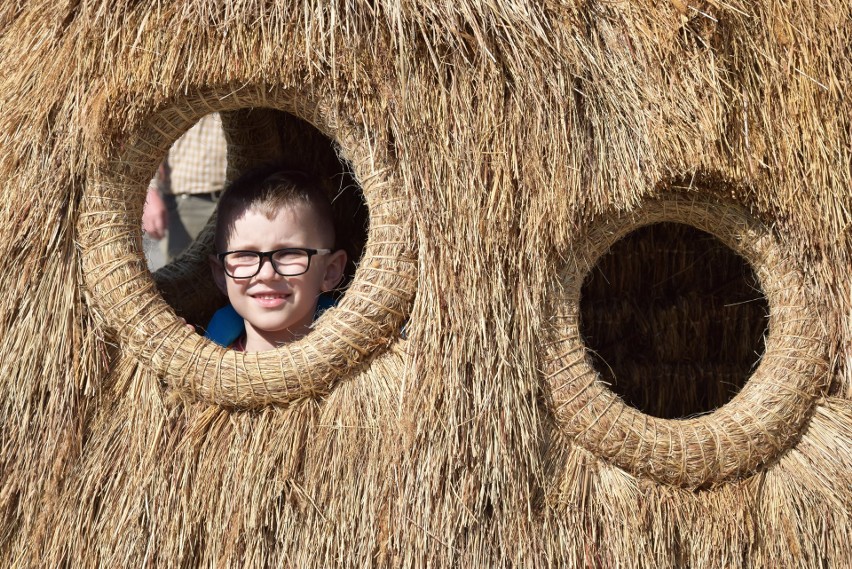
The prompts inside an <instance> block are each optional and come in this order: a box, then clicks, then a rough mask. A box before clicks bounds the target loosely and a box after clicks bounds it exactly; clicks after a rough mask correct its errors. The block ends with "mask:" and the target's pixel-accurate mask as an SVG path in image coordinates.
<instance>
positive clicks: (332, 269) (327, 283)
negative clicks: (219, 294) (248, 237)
mask: <svg viewBox="0 0 852 569" xmlns="http://www.w3.org/2000/svg"><path fill="white" fill-rule="evenodd" d="M345 269H346V251H344V250H343V249H338V250H337V251H334V252H333V253H331V254H330V255H329V256H328V261H327V262H326V265H325V275H323V279H322V291H323V292H329V291H331V290H334V289H335V288H337V285H339V284H340V281H342V280H343V271H344V270H345ZM223 272H224V271H223Z"/></svg>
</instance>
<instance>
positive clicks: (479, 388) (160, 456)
mask: <svg viewBox="0 0 852 569" xmlns="http://www.w3.org/2000/svg"><path fill="white" fill-rule="evenodd" d="M850 10H852V9H850V7H849V6H847V5H846V4H843V3H837V4H834V5H823V4H818V3H816V2H805V3H801V2H800V3H797V4H796V5H795V6H793V5H787V4H784V3H778V2H770V1H768V0H767V1H761V2H752V3H748V4H744V3H734V4H731V3H727V4H720V3H717V2H700V3H698V4H689V5H687V4H685V3H682V2H672V3H670V4H666V5H652V4H648V5H642V6H639V5H633V4H624V3H622V4H613V3H603V2H601V3H598V2H590V3H585V4H583V5H582V6H577V7H572V6H563V5H556V4H547V3H543V4H542V3H529V4H527V3H513V4H503V5H500V6H496V5H493V4H484V3H477V2H461V3H458V2H457V3H453V4H452V5H449V4H447V5H438V4H435V3H431V2H425V1H424V2H419V3H414V4H406V5H404V6H400V5H399V4H398V3H383V2H378V3H373V4H371V5H370V6H366V5H358V4H353V3H329V4H319V5H311V4H305V3H295V2H294V3H283V2H282V3H278V4H274V5H265V6H263V7H261V6H259V5H256V4H252V3H223V4H221V5H220V4H218V3H216V2H200V3H199V2H183V1H178V0H175V1H173V2H161V3H159V4H157V6H155V7H151V6H147V5H144V6H143V5H139V4H138V3H131V2H119V3H115V2H110V3H105V2H101V3H97V2H95V3H88V4H82V5H78V4H71V5H57V4H55V3H45V2H20V3H15V4H14V5H9V6H7V7H5V8H0V68H2V69H4V73H3V74H2V77H0V81H2V84H3V86H4V89H3V90H2V94H0V109H2V113H0V148H1V149H2V150H3V152H2V153H0V176H2V179H3V181H4V186H3V187H4V189H3V192H4V197H5V200H4V203H3V206H2V208H0V290H3V291H4V297H3V299H2V301H0V353H2V354H3V358H2V361H0V564H2V565H4V566H5V565H8V566H27V565H30V566H62V565H70V566H75V567H78V566H79V567H87V566H88V567H95V566H139V565H145V564H152V565H177V566H210V565H246V566H267V565H281V564H284V565H293V566H317V565H351V566H364V565H391V566H424V565H429V566H449V565H465V566H477V567H490V566H498V565H509V564H514V565H542V566H549V565H552V564H554V563H557V564H564V565H574V566H580V565H592V566H595V565H597V566H614V565H624V566H652V565H653V566H659V567H676V566H684V565H689V566H694V567H712V566H718V565H732V564H733V565H737V564H740V565H744V566H754V567H760V566H813V567H819V566H823V565H826V564H827V565H839V564H841V563H843V562H845V560H846V559H848V558H849V557H850V556H852V552H850V547H849V544H850V543H852V535H850V534H852V529H850V527H852V524H850V510H852V491H850V490H849V488H850V486H852V484H849V482H850V474H849V473H850V467H852V458H850V455H851V454H852V436H850V426H852V404H850V399H852V377H850V366H849V361H852V360H850V354H849V350H850V348H849V346H850V345H852V342H850V339H852V338H850V334H851V333H852V328H850V322H852V319H851V318H850V313H852V305H850V298H852V290H850V289H851V288H852V287H850V279H849V276H848V273H849V271H848V268H849V266H850V258H851V257H852V255H850V253H852V239H850V233H849V231H848V227H849V226H850V221H852V220H850V211H852V207H850V206H852V203H850V201H852V200H850V191H849V188H850V187H852V171H850V169H852V150H850V148H852V140H851V139H850V137H852V128H850V117H852V106H850V101H849V98H848V97H846V96H845V93H846V92H847V91H848V85H847V84H846V82H847V81H848V79H847V78H848V77H850V76H852V61H850V60H849V56H848V50H847V49H846V48H847V46H848V45H849V41H850V37H852V33H850V32H852V29H851V28H852V24H850V22H852V13H850ZM211 111H223V112H226V113H227V112H233V114H232V115H230V118H229V120H226V123H229V124H231V126H230V128H229V136H230V147H229V155H230V157H231V167H232V171H238V170H240V169H241V168H243V167H244V166H245V165H248V164H250V163H251V162H252V161H253V160H255V159H256V158H257V159H259V158H264V159H265V158H267V157H268V156H267V155H266V154H267V153H268V155H274V156H277V155H280V154H281V153H282V152H285V151H287V149H286V148H284V143H283V141H284V140H286V139H287V137H286V136H281V134H280V132H281V131H284V132H285V133H293V132H294V131H295V132H297V133H298V132H299V131H301V130H302V128H301V126H296V127H295V128H293V124H292V122H291V121H290V119H289V118H287V119H286V120H285V118H284V117H285V115H282V114H280V113H286V114H287V115H289V116H292V117H295V123H297V125H299V124H302V123H303V122H306V123H310V124H312V125H313V126H315V127H317V129H318V130H319V131H320V132H321V133H323V134H325V135H327V136H329V137H330V138H331V139H332V140H333V141H334V142H335V143H336V144H337V145H338V147H339V149H340V153H341V154H342V156H343V158H344V159H346V160H348V161H349V162H350V163H351V167H352V174H353V176H354V178H355V180H357V182H358V183H359V184H360V185H361V187H362V188H363V191H364V197H365V201H366V205H367V207H368V209H369V224H370V228H369V231H368V236H367V244H366V247H365V253H364V257H363V260H362V262H361V264H360V265H359V267H358V269H357V271H356V274H355V277H354V279H353V282H352V285H351V286H350V289H349V291H348V292H347V294H346V295H345V297H344V299H343V301H342V302H341V306H340V308H339V309H338V310H337V311H335V313H334V314H329V315H327V316H326V317H323V320H321V321H320V323H319V324H318V329H317V331H316V332H315V333H314V334H312V335H310V336H309V337H307V338H306V339H305V341H304V342H301V343H299V344H298V345H294V346H290V347H288V348H283V349H281V350H279V351H277V352H271V353H269V354H264V355H261V356H257V357H254V356H245V357H243V356H236V355H234V354H233V353H228V352H224V351H222V350H218V349H216V348H214V347H212V346H210V345H208V344H207V343H205V342H202V341H201V340H199V339H197V338H194V337H192V336H190V335H189V333H188V332H186V330H185V329H184V328H183V326H182V325H181V323H180V321H179V320H178V319H177V318H176V316H175V314H174V311H177V312H179V313H182V314H187V315H190V316H191V317H193V318H199V319H200V318H201V317H202V316H203V315H204V312H205V311H207V310H209V309H210V306H211V304H215V303H216V302H218V301H219V300H218V299H217V298H216V297H215V296H214V295H215V291H214V290H213V288H212V287H207V286H206V285H205V284H204V283H203V281H202V277H201V276H200V275H202V274H204V273H203V270H202V268H201V267H200V264H201V263H202V262H204V258H205V255H206V253H207V252H208V248H209V235H208V236H207V237H202V238H200V239H199V242H198V244H197V246H196V247H195V249H193V250H191V251H190V252H188V253H187V255H184V256H183V257H182V258H181V259H180V260H179V261H178V262H177V263H176V264H175V265H173V266H171V267H166V268H164V269H163V271H161V273H160V274H159V275H157V279H156V284H155V280H154V279H152V278H151V277H150V275H148V273H147V271H146V270H145V267H144V260H143V257H142V252H141V244H140V233H139V230H138V225H139V219H140V218H141V210H142V201H143V199H144V194H145V182H147V178H149V177H150V175H151V174H152V173H153V171H154V168H155V166H156V164H157V163H158V162H159V160H160V159H161V158H162V157H163V155H164V154H165V150H166V148H167V147H168V145H169V144H170V143H171V142H173V141H174V140H175V139H176V138H177V137H178V136H179V134H180V133H181V132H182V131H184V130H186V129H187V128H189V126H190V125H191V124H192V122H193V121H194V120H197V118H199V117H200V116H202V115H203V114H206V113H207V112H211ZM226 116H228V115H226ZM313 140H314V141H316V139H313ZM259 141H262V142H263V144H259ZM309 146H310V145H309ZM259 149H262V153H263V154H264V156H261V157H254V156H253V155H254V154H255V153H256V152H257V151H258V150H259ZM653 203H665V204H670V205H669V206H666V207H671V208H673V209H669V210H666V212H667V214H666V215H667V217H666V219H667V220H668V221H672V220H673V218H678V220H679V221H682V222H685V223H688V224H690V225H695V226H702V225H703V226H704V227H702V228H703V229H706V230H708V231H710V232H711V233H712V232H714V231H715V230H716V227H715V225H714V224H713V223H712V222H713V221H715V220H716V219H718V220H721V221H725V222H729V221H730V220H734V219H735V220H739V221H737V223H736V224H735V227H734V229H736V227H744V228H745V230H744V232H743V233H737V231H739V230H737V231H733V232H734V233H737V234H740V235H745V238H744V239H743V241H747V240H748V236H749V235H752V234H754V235H759V236H760V239H761V241H760V242H759V243H758V244H757V245H755V246H753V247H751V246H750V245H749V243H747V242H744V243H742V244H741V245H742V246H741V247H740V246H739V245H737V244H736V243H735V246H734V249H735V250H738V251H740V253H742V252H743V251H751V252H752V253H754V256H753V258H750V259H749V261H750V263H751V264H752V266H753V267H754V268H755V270H756V272H757V273H758V277H759V279H760V280H761V284H762V285H763V286H764V289H765V292H766V294H767V299H768V306H769V313H770V329H769V333H768V336H767V353H766V355H765V356H764V358H763V360H762V363H761V365H760V367H759V368H758V369H757V370H756V371H755V376H754V377H753V378H752V379H750V380H749V381H748V382H746V384H745V386H744V387H743V390H742V392H741V393H740V395H737V396H736V397H735V398H734V399H733V400H732V401H731V402H730V403H728V404H726V405H724V406H723V407H721V408H720V409H719V410H718V411H716V412H714V413H711V414H709V415H706V416H704V417H698V418H695V419H690V420H687V421H681V422H678V421H669V420H665V419H658V418H654V417H651V416H649V415H645V414H642V413H639V412H638V411H635V410H631V409H630V408H629V407H627V406H625V405H624V404H623V402H622V401H621V400H620V399H618V398H617V397H616V396H614V395H613V394H612V393H611V392H610V391H609V390H608V389H607V388H606V386H605V385H604V384H603V382H602V380H601V378H600V377H599V375H598V374H597V373H596V372H595V371H594V368H593V367H591V366H590V365H588V361H587V359H586V358H587V353H586V346H585V344H583V342H582V341H581V340H578V338H579V332H578V330H576V326H575V325H576V321H577V314H578V310H579V308H578V306H579V303H578V300H579V298H576V296H574V295H573V294H574V293H573V292H571V291H574V290H575V289H574V288H572V287H576V291H577V296H578V295H579V292H578V291H579V289H580V285H581V284H582V282H583V279H584V278H585V277H586V275H587V274H588V272H589V271H590V270H591V268H592V265H593V261H594V260H595V258H596V256H597V255H598V254H599V253H602V252H603V250H604V249H606V246H608V245H609V243H608V241H609V240H610V238H611V236H612V231H624V232H629V230H630V229H631V228H635V227H638V226H640V225H644V224H646V223H648V222H649V221H650V220H651V219H652V218H653V217H654V216H653V215H650V214H649V213H648V212H649V211H652V210H653V208H654V207H655V206H653V205H649V204H653ZM672 204H673V205H672ZM689 204H699V205H694V206H691V205H689ZM690 208H694V209H690ZM699 210H700V211H704V212H708V211H710V212H715V218H712V217H711V219H710V221H711V223H709V224H708V223H705V222H704V221H700V220H697V219H695V218H692V217H689V216H688V215H686V217H684V218H683V219H680V217H679V216H680V213H678V212H684V211H686V212H687V213H688V212H689V211H699ZM672 211H674V213H672ZM705 217H706V216H705ZM705 221H706V220H705ZM607 231H609V233H607ZM749 231H752V232H755V233H749ZM590 236H591V237H590ZM719 237H723V236H721V235H719ZM737 243H739V242H737ZM762 243H769V244H770V245H771V247H769V248H767V249H764V248H762V246H761V245H760V244H762ZM590 251H594V252H595V254H591V253H590ZM761 251H767V252H768V253H767V255H768V256H767V257H763V256H762V254H761V253H760V252H761ZM778 267H783V270H776V268H778ZM761 271H763V272H761ZM698 279H700V275H696V276H695V280H698ZM189 283H192V284H193V288H192V289H191V290H187V288H186V285H187V284H189ZM196 284H197V285H199V286H195V285H196ZM157 287H159V290H162V291H163V296H165V297H167V298H168V299H169V301H170V302H171V303H172V305H171V308H170V306H169V305H168V304H166V303H165V302H163V300H162V298H161V296H160V294H159V293H158V292H157V290H158V289H157ZM566 290H567V291H568V293H569V294H568V295H567V296H566ZM181 291H185V293H184V294H183V295H181V294H180V292H181ZM779 299H780V300H779ZM788 300H789V301H790V304H785V302H786V301H788ZM563 301H565V302H563ZM172 308H173V309H174V311H173V310H172ZM699 318H700V316H699ZM405 320H407V321H408V323H407V338H406V339H402V338H400V335H399V329H400V326H401V324H402V322H403V321H405ZM572 326H574V328H572ZM779 330H780V331H781V332H779ZM785 331H786V332H785ZM785 334H786V335H785ZM749 335H750V334H749ZM711 341H712V340H711ZM565 342H567V343H565ZM722 343H725V342H722V341H721V340H720V344H722ZM670 347H671V346H670ZM738 349H739V350H740V351H742V350H745V349H746V348H743V347H742V345H739V346H738ZM735 351H736V350H735ZM785 356H787V360H785V359H784V358H785ZM767 361H769V364H770V365H767ZM773 362H774V363H773ZM782 362H786V363H782ZM723 363H724V362H719V364H720V365H721V364H723ZM773 365H776V366H777V367H773ZM246 366H248V367H246ZM647 377H648V378H649V379H651V378H652V373H651V372H648V374H647ZM753 380H755V381H753ZM590 394H595V395H599V397H592V398H589V395H590ZM584 398H585V399H584ZM580 401H583V402H584V404H582V405H579V404H578V402H580ZM743 401H746V402H748V401H755V402H757V404H756V405H754V406H752V407H748V406H747V405H743V404H742V402H743ZM790 401H795V402H796V405H794V406H793V407H790V406H789V405H786V403H788V402H790ZM628 419H629V420H628ZM631 421H632V422H631ZM722 423H724V425H726V427H725V428H720V427H719V425H720V424H722ZM737 424H741V425H742V429H741V432H736V425H737ZM767 426H771V428H768V427H767ZM656 428H659V431H656V430H654V429H656ZM658 433H659V434H660V436H659V437H658V436H657V434H658ZM716 436H718V437H719V438H718V440H717V439H716V438H714V437H716ZM725 437H730V440H728V439H726V438H725ZM719 449H728V450H726V451H724V452H722V451H720V450H719ZM675 451H677V452H675ZM681 451H682V452H681ZM709 451H713V452H709Z"/></svg>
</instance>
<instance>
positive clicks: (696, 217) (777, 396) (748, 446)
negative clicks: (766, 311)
mask: <svg viewBox="0 0 852 569" xmlns="http://www.w3.org/2000/svg"><path fill="white" fill-rule="evenodd" d="M659 222H675V223H684V224H688V225H691V226H694V227H696V228H698V229H700V230H703V231H706V232H708V233H710V234H712V235H714V236H716V237H717V238H718V239H720V240H721V241H722V242H723V243H725V244H726V245H727V246H728V247H730V248H731V249H733V250H734V251H735V252H736V253H738V254H740V255H742V256H743V257H744V258H745V259H746V260H747V261H748V262H749V263H750V264H751V266H752V267H753V268H754V270H755V273H756V274H757V276H758V279H759V280H760V283H761V286H762V288H763V291H764V293H765V295H766V299H767V301H768V304H769V308H770V317H769V334H768V337H767V341H766V350H765V352H764V355H763V357H762V359H761V362H760V364H759V366H758V368H757V369H756V370H755V371H754V373H753V374H752V376H751V378H750V379H749V380H748V382H747V383H746V385H745V386H744V387H743V389H742V390H741V391H740V392H739V393H738V394H737V395H736V396H735V397H734V398H733V399H732V400H731V401H730V402H728V403H727V404H725V405H723V406H722V407H720V408H719V409H716V410H715V411H713V412H712V413H709V414H706V415H701V416H698V417H693V418H688V419H661V418H657V417H653V416H650V415H646V414H644V413H642V412H640V411H638V410H637V409H635V408H633V407H631V406H629V405H627V404H625V403H624V402H623V401H622V400H621V399H620V398H619V397H618V396H617V395H616V394H615V393H614V392H613V391H611V390H610V389H609V388H608V387H607V385H606V384H605V383H604V382H603V381H602V380H601V378H600V376H599V374H598V372H597V371H596V370H595V369H594V367H593V366H592V364H591V361H590V359H589V358H588V356H587V353H586V347H585V345H584V343H583V341H582V338H581V337H580V333H579V318H580V291H581V287H582V285H583V280H584V278H585V276H586V275H587V274H588V272H589V271H590V270H591V269H592V268H593V267H594V266H595V264H596V263H597V261H598V259H600V257H601V256H602V255H603V254H604V253H606V251H608V250H609V248H610V247H611V246H612V245H613V244H614V243H615V242H617V241H618V240H619V239H621V238H622V237H624V236H625V235H627V234H628V233H630V232H631V231H634V230H636V229H638V228H640V227H643V226H646V225H651V224H654V223H659ZM561 274H562V285H563V288H562V289H561V292H560V294H558V295H556V298H555V299H554V303H553V305H552V313H553V314H554V317H553V319H552V321H551V325H550V326H549V330H548V332H547V334H546V345H545V347H544V351H545V356H544V357H545V362H546V364H545V373H546V377H547V382H548V385H549V388H550V392H551V397H552V398H553V403H554V409H555V414H556V419H557V423H558V425H559V428H560V429H561V430H562V431H563V433H564V434H566V435H567V436H568V437H570V438H572V439H574V440H575V441H576V442H577V443H579V444H580V445H582V446H583V447H584V448H586V449H587V450H589V451H591V452H593V453H595V454H596V455H597V456H599V457H600V458H603V459H605V460H607V461H610V462H612V463H614V464H616V465H617V466H619V467H621V468H623V469H625V470H627V471H629V472H631V473H633V474H635V475H637V476H647V477H650V478H652V479H654V480H657V481H659V482H663V483H667V484H672V485H678V486H683V487H688V488H697V487H705V486H709V485H714V484H718V483H721V482H724V481H726V480H728V479H731V478H735V477H741V476H744V475H748V474H750V473H752V472H754V471H755V469H757V468H758V467H759V466H760V465H762V464H764V463H766V462H767V461H769V460H772V459H773V458H774V457H776V456H777V455H778V454H779V453H780V452H782V451H784V450H786V449H787V448H789V447H790V446H791V445H792V444H793V442H794V441H795V439H796V437H797V436H798V434H799V433H800V431H801V429H802V426H803V424H804V422H805V421H806V420H807V418H808V416H809V415H810V412H811V410H812V408H813V406H814V402H815V400H816V398H817V396H818V395H820V394H821V393H822V392H823V391H824V390H825V389H826V387H827V381H826V380H827V373H826V372H827V368H828V361H827V357H828V356H827V350H826V347H827V345H828V338H827V331H826V330H825V329H824V326H823V325H822V324H821V323H820V321H819V314H818V310H817V309H816V307H814V306H811V305H810V303H809V298H810V297H809V295H808V291H807V287H806V285H805V280H804V277H803V275H802V273H801V271H800V270H799V268H798V266H797V264H796V263H795V261H794V259H791V258H790V257H789V256H788V255H787V253H786V249H785V248H784V247H783V246H782V244H781V243H779V241H778V240H777V239H776V237H775V236H774V235H773V233H772V231H771V230H770V229H769V228H768V227H766V226H765V225H763V224H761V223H760V222H759V221H757V220H755V219H754V218H753V217H752V216H751V215H749V213H748V212H747V211H746V210H744V209H743V208H742V207H740V206H738V205H735V204H731V203H724V202H721V201H718V200H717V199H715V198H712V197H709V196H702V197H693V196H690V197H685V196H676V195H675V196H667V197H662V198H656V199H651V200H648V201H646V202H644V203H642V204H641V205H640V206H639V207H638V208H637V209H636V210H634V211H633V212H632V213H630V214H619V213H614V214H611V215H608V216H604V217H603V218H602V219H600V220H599V221H598V222H596V223H595V224H594V226H593V227H591V228H590V231H589V232H588V234H586V235H585V236H584V238H581V239H580V240H579V242H578V243H577V244H576V246H575V248H573V250H572V251H571V253H570V254H569V255H568V258H567V260H566V263H565V265H564V266H563V270H562V273H561Z"/></svg>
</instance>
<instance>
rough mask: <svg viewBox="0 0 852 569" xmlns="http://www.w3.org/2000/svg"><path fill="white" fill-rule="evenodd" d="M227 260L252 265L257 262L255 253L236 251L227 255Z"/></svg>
mask: <svg viewBox="0 0 852 569" xmlns="http://www.w3.org/2000/svg"><path fill="white" fill-rule="evenodd" d="M228 260H229V261H231V262H234V263H253V262H255V261H257V253H252V252H251V251H237V252H235V253H231V254H229V255H228Z"/></svg>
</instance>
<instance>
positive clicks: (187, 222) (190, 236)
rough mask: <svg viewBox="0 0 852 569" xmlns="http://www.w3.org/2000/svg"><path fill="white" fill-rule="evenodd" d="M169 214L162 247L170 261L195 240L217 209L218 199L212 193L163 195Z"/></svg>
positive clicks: (161, 242) (167, 259) (168, 261)
mask: <svg viewBox="0 0 852 569" xmlns="http://www.w3.org/2000/svg"><path fill="white" fill-rule="evenodd" d="M163 201H165V203H166V209H167V211H168V215H169V228H168V231H167V233H166V237H165V238H164V239H163V240H162V241H160V248H161V250H162V251H163V254H164V255H165V257H166V262H167V263H170V262H171V261H173V260H174V259H175V257H177V256H178V255H180V254H181V253H182V252H183V251H184V249H186V248H187V247H189V245H190V244H191V243H192V242H193V240H195V238H196V237H197V236H198V234H199V233H201V230H202V229H204V227H205V226H206V225H207V221H208V220H209V219H210V216H212V215H213V212H214V211H215V210H216V199H215V198H214V197H213V195H211V194H181V195H179V196H172V195H166V196H163Z"/></svg>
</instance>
